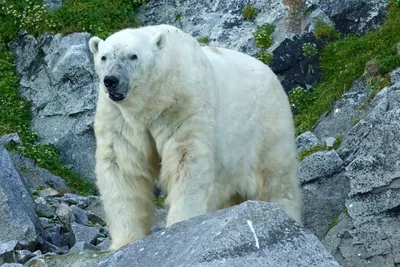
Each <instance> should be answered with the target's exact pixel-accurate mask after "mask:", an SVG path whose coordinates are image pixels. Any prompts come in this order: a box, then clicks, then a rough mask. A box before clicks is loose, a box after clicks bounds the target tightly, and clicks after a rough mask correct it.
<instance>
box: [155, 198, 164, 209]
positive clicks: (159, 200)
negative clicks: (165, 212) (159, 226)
mask: <svg viewBox="0 0 400 267" xmlns="http://www.w3.org/2000/svg"><path fill="white" fill-rule="evenodd" d="M165 198H166V197H159V198H157V199H156V205H157V206H158V207H160V208H162V207H164V202H165Z"/></svg>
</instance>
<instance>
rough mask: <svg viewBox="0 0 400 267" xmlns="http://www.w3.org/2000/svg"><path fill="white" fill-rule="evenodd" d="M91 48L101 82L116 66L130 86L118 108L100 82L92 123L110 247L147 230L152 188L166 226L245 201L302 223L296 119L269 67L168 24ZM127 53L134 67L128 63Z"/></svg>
mask: <svg viewBox="0 0 400 267" xmlns="http://www.w3.org/2000/svg"><path fill="white" fill-rule="evenodd" d="M90 49H91V51H92V52H93V54H94V59H95V68H96V71H97V74H98V76H99V77H100V81H102V79H103V77H104V75H109V73H110V72H113V71H114V72H115V68H114V67H115V66H116V65H118V64H119V65H120V67H119V70H120V72H123V73H122V74H121V75H122V76H121V77H128V80H129V87H130V90H129V93H128V95H127V97H126V99H125V100H124V101H122V102H118V103H115V102H112V101H111V100H110V99H109V98H108V97H107V93H106V92H105V89H104V85H103V83H102V82H100V96H99V100H98V105H97V112H96V120H95V134H96V139H97V152H96V173H97V184H98V187H99V190H100V193H101V197H102V200H103V202H104V207H105V212H106V214H107V218H108V223H109V226H110V234H111V238H112V246H111V249H117V248H119V247H121V246H124V245H126V244H128V243H130V242H133V241H134V240H137V239H140V238H143V237H145V236H147V235H148V234H149V233H150V226H151V223H152V219H153V213H154V204H153V203H154V196H153V186H154V183H160V184H161V186H162V189H163V190H164V191H165V192H166V193H167V196H168V197H167V199H166V204H167V206H168V207H169V212H168V217H167V226H170V225H172V224H174V223H176V222H179V221H182V220H186V219H189V218H191V217H193V216H197V215H201V214H204V213H207V212H211V211H215V210H217V209H220V208H222V207H229V206H231V205H234V204H238V203H240V202H241V201H244V200H248V199H254V200H262V201H271V202H275V203H278V204H279V205H280V206H281V207H282V209H283V210H284V211H285V212H286V213H287V214H288V215H289V216H291V217H292V218H294V219H295V220H297V221H298V222H300V220H301V214H300V211H301V197H300V189H299V181H298V179H297V176H296V171H297V160H296V150H295V144H294V129H293V119H292V113H291V109H290V106H289V103H288V98H287V96H286V94H285V93H284V91H283V89H282V87H281V84H280V82H279V80H278V79H277V77H276V76H275V74H274V73H273V72H272V71H271V69H270V68H269V67H268V66H266V65H264V64H263V63H261V62H260V61H258V60H256V59H254V58H252V57H250V56H247V55H245V54H242V53H239V52H236V51H232V50H228V49H223V48H213V47H209V46H204V47H201V46H200V45H199V43H198V42H197V41H196V40H195V39H194V38H192V37H191V36H189V35H187V34H186V33H184V32H182V31H181V30H178V29H177V28H175V27H172V26H167V25H159V26H148V27H142V28H139V29H127V30H123V31H120V32H117V33H115V34H113V35H112V36H110V37H109V38H108V39H106V40H105V41H102V40H100V39H98V38H97V39H96V37H93V38H92V39H91V40H90ZM130 53H136V54H137V55H138V60H137V62H135V63H128V62H127V61H126V63H124V62H125V61H124V60H125V59H124V58H125V57H126V56H127V55H129V54H130ZM103 55H107V58H108V59H107V60H108V61H107V63H102V62H101V60H100V58H101V57H102V56H103ZM121 65H122V66H123V67H121Z"/></svg>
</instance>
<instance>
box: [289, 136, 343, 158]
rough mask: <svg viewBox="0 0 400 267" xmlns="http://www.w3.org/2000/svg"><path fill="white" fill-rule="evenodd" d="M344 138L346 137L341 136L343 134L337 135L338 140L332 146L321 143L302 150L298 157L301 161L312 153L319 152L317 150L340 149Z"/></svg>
mask: <svg viewBox="0 0 400 267" xmlns="http://www.w3.org/2000/svg"><path fill="white" fill-rule="evenodd" d="M343 138H344V137H343V136H341V135H339V136H336V138H335V139H336V140H335V142H334V143H333V145H332V147H327V146H326V145H322V144H320V145H316V146H313V147H311V148H309V149H306V150H304V151H302V152H300V153H299V155H298V156H297V159H298V160H299V161H301V160H303V159H304V158H306V157H307V156H310V155H312V154H314V153H317V152H319V151H326V150H332V149H338V148H339V147H340V145H341V144H342V141H343Z"/></svg>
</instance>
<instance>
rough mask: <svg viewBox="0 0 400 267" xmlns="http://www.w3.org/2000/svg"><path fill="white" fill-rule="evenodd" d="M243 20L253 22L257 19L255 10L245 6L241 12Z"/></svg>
mask: <svg viewBox="0 0 400 267" xmlns="http://www.w3.org/2000/svg"><path fill="white" fill-rule="evenodd" d="M242 15H243V19H244V20H250V21H253V20H254V19H255V18H256V17H257V10H256V9H255V8H254V7H252V6H250V5H247V6H246V7H245V8H244V9H243V11H242Z"/></svg>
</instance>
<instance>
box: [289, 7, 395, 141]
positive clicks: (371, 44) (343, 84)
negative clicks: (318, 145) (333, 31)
mask: <svg viewBox="0 0 400 267" xmlns="http://www.w3.org/2000/svg"><path fill="white" fill-rule="evenodd" d="M399 28H400V7H397V6H395V5H394V3H393V1H390V4H389V12H388V17H387V21H386V22H385V23H384V24H383V25H382V26H381V27H379V28H378V29H377V30H376V31H374V32H369V33H366V34H365V35H364V36H361V37H360V36H354V35H350V36H347V37H345V38H343V39H340V40H338V41H335V42H331V43H328V44H327V45H326V46H325V48H324V50H323V52H322V56H321V69H322V74H323V82H321V83H320V84H319V85H317V86H316V87H315V88H314V89H313V91H312V92H310V93H309V95H308V96H309V98H310V101H309V103H308V104H307V105H305V106H302V107H298V109H297V107H296V111H298V112H297V114H295V115H294V120H295V125H296V132H297V134H300V133H303V132H305V131H307V130H311V129H312V126H313V125H314V124H315V123H316V122H317V121H318V120H319V118H320V116H321V115H322V114H323V113H324V112H326V111H329V110H330V109H331V107H332V104H333V103H334V101H336V100H338V99H339V98H340V97H341V96H342V94H343V93H344V92H346V91H348V90H349V89H350V88H351V85H352V83H353V81H354V80H356V79H357V78H360V77H361V76H362V74H363V72H364V67H365V63H366V62H367V61H368V60H370V59H371V58H375V59H376V60H377V62H378V63H379V65H380V66H381V73H384V74H386V73H385V72H388V71H390V70H393V69H394V68H396V67H397V66H399V65H400V56H399V55H397V51H396V46H397V44H398V43H399V42H400V35H399V34H398V29H399Z"/></svg>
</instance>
